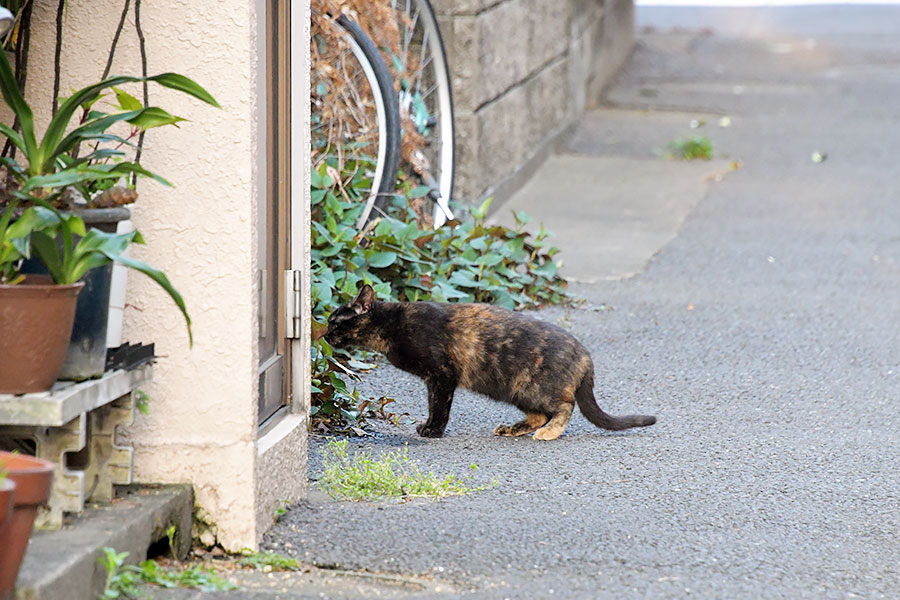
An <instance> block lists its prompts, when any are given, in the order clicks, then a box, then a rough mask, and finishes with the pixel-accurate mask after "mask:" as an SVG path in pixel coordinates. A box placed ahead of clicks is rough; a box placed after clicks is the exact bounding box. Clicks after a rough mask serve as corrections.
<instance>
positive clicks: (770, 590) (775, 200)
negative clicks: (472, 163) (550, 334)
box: [161, 6, 900, 599]
mask: <svg viewBox="0 0 900 600" xmlns="http://www.w3.org/2000/svg"><path fill="white" fill-rule="evenodd" d="M653 10H654V9H649V8H642V9H640V12H639V17H640V19H641V23H642V24H643V25H651V26H652V29H643V28H642V30H641V31H640V33H639V36H638V45H637V48H636V50H635V53H634V56H633V57H632V59H631V61H630V62H629V64H628V66H627V68H626V70H625V71H624V72H623V74H622V76H621V77H620V78H619V79H618V80H617V81H616V82H615V84H614V85H613V86H612V87H611V88H610V89H609V90H608V91H607V93H606V95H605V97H604V100H603V104H602V106H601V107H600V108H599V109H597V110H594V111H591V112H589V113H587V114H586V115H585V116H584V118H583V120H582V122H581V123H580V124H579V126H578V127H576V128H575V129H574V130H573V133H572V135H571V136H570V137H569V138H568V139H567V140H566V141H565V142H564V143H563V144H562V146H561V148H560V151H559V153H558V155H557V156H556V157H554V159H553V160H557V161H570V163H568V164H570V165H574V166H573V169H574V168H576V167H578V165H579V164H580V165H582V167H580V168H586V169H593V168H595V167H596V168H598V169H600V168H601V167H605V168H607V169H608V170H609V169H610V167H611V166H612V167H614V168H612V169H611V171H609V172H610V173H612V174H611V175H610V178H611V179H612V178H617V179H616V181H617V183H616V184H615V185H610V186H608V187H607V186H604V185H603V181H602V180H601V181H599V182H595V183H594V184H592V189H590V190H585V192H584V193H568V192H567V193H564V194H560V195H559V196H556V197H547V198H546V206H545V209H541V208H540V206H541V205H540V203H537V204H535V203H534V201H533V198H531V199H528V198H527V197H526V196H524V195H522V194H520V195H518V196H517V197H514V198H513V199H511V200H510V202H509V203H508V204H507V205H506V206H504V207H501V212H502V211H505V210H507V209H509V208H514V209H517V208H520V207H521V206H529V207H530V208H531V209H533V210H536V211H537V212H540V213H542V214H540V217H541V218H542V219H543V220H544V221H545V222H546V223H547V225H548V228H549V229H551V230H555V232H556V233H557V241H558V245H559V246H560V247H561V248H562V250H563V252H562V255H561V256H562V257H563V258H565V256H566V254H567V252H570V253H572V254H573V255H576V254H577V255H578V256H579V259H578V260H577V261H576V262H577V264H576V265H574V266H567V267H566V268H568V269H569V270H570V271H569V273H570V275H573V276H574V279H576V280H577V282H576V283H573V284H572V286H571V289H572V291H573V292H574V293H576V294H578V295H579V296H581V297H583V298H584V299H585V302H584V304H582V305H581V306H580V307H576V308H560V307H555V308H549V309H545V310H542V311H538V312H536V313H534V314H535V315H536V316H537V317H538V318H542V319H546V320H550V321H553V322H557V323H559V324H561V325H563V326H564V327H567V328H569V329H570V330H571V331H572V333H573V334H575V335H576V336H577V337H579V339H581V341H582V342H583V343H584V344H585V345H586V346H587V347H588V348H589V349H590V350H591V352H592V354H593V357H594V362H595V365H596V371H597V376H596V383H595V390H596V394H597V397H598V401H599V403H600V405H601V406H602V407H603V408H604V409H605V410H607V412H611V413H614V414H615V413H642V414H655V415H656V416H657V417H658V423H657V424H656V425H655V426H653V427H649V428H644V429H639V430H631V431H626V432H622V433H609V432H604V431H600V430H598V429H596V428H595V427H593V426H592V425H591V424H590V423H588V422H587V421H586V420H585V419H584V417H582V416H581V415H580V414H579V413H578V411H576V414H575V416H574V417H573V419H572V422H571V423H570V425H569V427H568V429H567V430H566V432H565V434H564V435H563V436H562V437H561V438H560V439H558V440H556V441H552V442H540V441H537V440H533V439H532V438H531V437H527V438H497V437H494V436H493V435H491V431H492V429H493V428H494V427H495V426H496V425H497V424H498V423H501V422H512V421H513V420H517V419H518V415H517V411H516V410H515V409H513V408H511V407H508V406H505V405H501V404H498V403H494V402H492V401H490V400H487V399H485V398H483V397H479V396H477V395H475V394H472V393H469V392H458V393H457V396H456V399H455V401H454V405H453V410H452V412H451V418H450V423H449V425H448V427H447V431H446V436H445V437H444V438H442V439H427V440H426V439H420V438H418V437H417V436H416V434H415V430H414V425H401V426H400V427H393V426H389V425H379V431H380V432H381V433H380V434H379V435H378V436H375V437H370V438H364V439H355V440H351V447H352V448H353V449H367V450H372V451H373V452H375V453H376V454H377V453H379V452H383V451H385V450H389V449H393V448H398V447H403V446H405V445H407V444H408V451H409V455H410V457H411V458H412V459H413V460H415V461H417V462H418V463H419V464H420V465H422V466H423V467H424V468H425V469H426V470H434V471H435V472H436V473H441V474H443V473H457V474H469V473H471V474H472V475H471V477H472V482H473V483H474V484H487V483H489V482H490V481H491V480H496V486H495V487H493V488H491V489H488V490H486V491H479V492H474V493H470V494H467V495H463V496H457V497H450V498H445V499H442V500H438V501H429V500H414V501H409V502H366V503H351V502H335V501H332V500H330V499H329V498H327V497H324V496H323V495H321V494H316V493H313V495H312V496H311V498H310V500H309V501H307V502H305V503H302V504H300V505H297V506H294V507H292V508H291V510H290V511H289V512H288V514H286V515H285V516H284V517H283V518H282V519H281V521H280V522H279V523H278V524H277V525H276V526H275V527H273V528H272V530H271V531H270V532H269V533H268V535H267V536H266V539H265V544H264V546H265V547H266V548H269V549H274V550H276V551H278V552H281V553H283V554H288V555H292V556H295V557H297V558H299V559H301V560H303V561H305V562H307V563H312V564H317V565H320V566H325V567H328V568H338V569H344V570H350V571H363V572H365V573H367V574H369V576H371V575H372V574H375V575H377V576H388V575H389V576H390V577H395V578H398V579H397V581H407V582H408V583H409V586H411V587H406V588H403V589H399V588H391V591H390V594H393V595H394V596H397V595H404V594H405V595H409V596H416V597H438V596H446V597H457V596H463V597H472V598H498V599H499V598H816V599H818V598H855V597H860V598H896V597H897V596H898V591H897V590H898V589H900V417H898V410H897V408H898V395H900V394H898V392H900V334H898V323H900V102H897V99H898V98H900V35H898V34H900V7H878V8H877V9H874V8H871V7H864V6H860V7H853V8H845V9H844V12H841V11H836V10H835V9H834V8H833V7H824V8H819V9H816V8H808V9H806V10H805V11H801V12H799V13H798V12H797V11H796V9H756V10H757V11H758V12H755V13H751V16H752V17H753V18H749V17H746V16H745V17H743V18H742V19H743V22H744V27H743V28H742V26H741V18H738V19H735V18H734V14H733V13H727V12H716V11H708V10H705V9H680V10H682V11H689V10H694V11H695V12H694V13H690V12H679V13H678V16H677V19H676V18H675V17H673V16H671V15H670V16H666V15H667V14H669V13H667V11H668V10H669V9H655V10H657V12H653ZM779 11H786V12H779ZM817 11H818V12H817ZM692 14H693V16H692ZM743 14H744V15H746V14H747V13H743ZM676 21H677V22H676ZM673 23H674V24H677V25H679V29H678V30H670V29H669V28H668V25H669V24H673ZM760 23H763V25H760ZM767 23H768V24H767ZM771 23H781V25H779V26H778V27H775V26H773V25H769V24H771ZM817 24H818V27H819V30H815V28H814V27H813V26H816V25H817ZM692 122H693V123H692ZM692 124H693V126H694V127H693V128H692ZM692 135H704V136H706V137H707V138H708V139H710V140H711V141H712V142H713V144H714V147H715V151H714V154H715V160H714V161H712V162H709V163H703V162H701V163H697V162H691V163H679V162H672V161H671V160H669V159H667V158H666V157H665V156H664V154H665V152H666V148H667V145H668V143H669V142H670V141H672V140H674V139H676V138H678V137H684V136H692ZM591 161H594V162H591ZM585 165H586V166H585ZM576 171H577V169H576ZM576 171H573V177H576V178H577V177H579V176H581V175H579V174H578V173H577V172H576ZM548 173H549V175H546V176H553V177H558V178H561V179H562V178H565V177H566V170H565V169H557V170H553V171H552V172H549V171H548ZM539 176H541V175H540V173H539ZM629 181H633V182H634V185H633V186H632V185H629V183H628V182H629ZM648 181H650V182H652V184H653V186H656V188H658V189H659V190H667V189H669V190H672V189H677V190H681V192H679V193H678V194H676V196H678V198H676V200H677V202H674V204H672V203H669V204H666V206H667V207H669V208H667V209H666V210H663V209H662V208H661V207H659V206H654V204H653V202H648V201H647V198H646V194H648V193H650V192H648V191H646V190H647V188H648V186H647V182H648ZM541 183H542V185H543V184H546V183H547V182H541ZM535 185H536V184H535ZM653 186H651V187H653ZM543 189H545V191H546V193H552V191H553V189H554V188H553V186H552V185H549V186H545V187H544V188H543ZM526 191H527V190H526ZM523 193H524V192H523ZM629 193H634V194H635V196H640V197H635V202H634V204H633V205H631V204H629V203H627V202H622V198H623V197H627V195H628V194H629ZM654 193H655V192H654ZM682 194H684V195H685V196H686V197H682V196H681V195H682ZM623 195H624V196H623ZM668 197H669V196H666V195H664V194H662V195H660V196H659V199H660V200H659V201H660V202H668V200H667V199H666V198H668ZM603 203H613V205H617V206H621V207H622V208H621V209H620V213H621V214H620V215H619V216H620V217H621V218H618V219H615V218H612V217H610V218H609V219H602V221H603V222H598V223H597V224H596V227H595V228H584V227H581V228H579V227H578V225H579V223H578V219H568V220H566V219H563V218H561V219H559V223H557V224H555V223H554V221H553V216H554V214H558V215H566V214H573V213H578V214H593V212H592V211H595V210H596V209H597V205H603ZM616 203H618V204H616ZM629 206H633V207H635V208H629ZM579 211H581V212H579ZM660 213H665V214H667V215H668V216H667V217H665V218H663V219H662V223H661V224H659V226H658V227H657V225H653V224H654V223H656V222H657V221H658V220H659V218H660ZM498 218H500V217H498ZM598 220H601V219H599V218H598ZM648 224H651V225H652V226H648ZM556 225H559V227H557V226H556ZM648 227H649V228H650V229H654V230H655V231H657V232H659V235H657V236H656V237H652V238H651V237H647V236H646V235H644V234H645V233H646V231H647V230H648ZM629 228H630V229H629ZM612 229H614V230H615V231H611V230H612ZM623 231H625V233H623ZM628 231H632V232H633V233H634V234H635V235H636V236H639V237H640V239H641V240H642V242H641V243H640V244H636V245H635V246H634V247H631V246H629V244H628V243H627V241H628V236H627V232H628ZM613 235H618V236H620V238H621V240H623V243H622V244H619V247H620V249H621V250H620V251H621V252H623V253H626V254H628V253H630V255H629V257H628V260H627V261H625V263H623V264H626V266H625V267H622V266H621V265H620V264H619V263H616V262H615V261H612V263H610V261H608V260H607V258H608V257H605V255H606V254H608V253H610V252H613V251H614V249H610V246H609V245H608V244H606V245H604V244H605V241H604V240H608V239H609V236H613ZM654 240H655V241H654ZM592 257H594V259H596V260H593V259H592ZM576 268H577V273H572V269H576ZM361 390H362V392H363V394H364V395H366V396H381V395H389V396H392V397H394V398H396V399H397V403H396V404H395V405H392V406H394V407H399V410H400V411H401V412H409V413H410V414H411V415H412V416H413V417H416V418H419V419H421V418H423V416H424V415H425V410H426V408H425V406H426V404H425V388H424V386H423V385H422V384H421V383H420V382H419V381H418V380H416V379H415V378H413V377H411V376H407V375H405V374H403V373H400V372H398V371H396V370H395V369H393V368H391V367H389V366H383V367H380V368H378V369H377V370H375V371H374V372H373V373H371V374H369V375H367V376H366V378H365V380H364V381H363V383H362V384H361ZM394 410H395V411H397V410H398V409H397V408H394ZM324 443H325V440H324V439H322V438H313V439H312V441H311V444H310V473H311V476H312V477H313V478H315V476H316V471H317V469H318V468H319V466H320V452H321V448H322V446H323V445H324ZM472 463H475V464H476V465H478V467H479V468H478V469H477V470H476V471H471V469H470V465H471V464H472ZM313 486H314V482H311V487H313ZM416 582H418V583H416ZM422 582H427V584H425V583H422ZM417 586H418V587H417ZM328 589H329V588H322V587H316V588H309V590H308V593H307V592H305V591H304V588H303V587H302V586H300V585H298V586H296V587H290V588H288V587H286V588H284V591H283V592H280V593H281V594H282V595H279V596H277V597H284V598H300V597H321V596H324V597H328V596H334V597H353V595H354V594H353V593H352V590H350V591H347V590H346V589H344V588H338V587H335V588H333V592H329V591H328ZM323 590H324V591H323ZM379 593H380V592H379ZM385 593H387V592H385ZM260 594H262V592H260ZM358 595H359V596H360V597H363V596H372V595H376V592H373V591H371V590H369V591H368V592H360V593H359V594H358ZM161 597H162V596H161ZM185 597H187V596H185ZM229 597H230V596H229ZM253 597H256V596H253ZM260 597H266V598H268V597H276V596H269V595H265V596H263V595H261V596H260Z"/></svg>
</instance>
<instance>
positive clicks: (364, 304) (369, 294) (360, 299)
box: [350, 283, 375, 315]
mask: <svg viewBox="0 0 900 600" xmlns="http://www.w3.org/2000/svg"><path fill="white" fill-rule="evenodd" d="M374 303H375V290H373V289H372V286H371V285H369V284H368V283H367V284H365V285H364V286H362V287H361V288H360V290H359V293H357V294H356V298H354V299H353V302H351V303H350V308H352V309H353V312H355V313H356V314H358V315H361V314H363V313H367V312H369V311H370V310H372V304H374Z"/></svg>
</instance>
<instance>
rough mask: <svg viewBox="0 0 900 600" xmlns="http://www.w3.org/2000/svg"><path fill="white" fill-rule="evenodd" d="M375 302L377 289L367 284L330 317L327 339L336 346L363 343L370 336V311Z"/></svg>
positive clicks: (341, 346) (343, 346) (326, 333)
mask: <svg viewBox="0 0 900 600" xmlns="http://www.w3.org/2000/svg"><path fill="white" fill-rule="evenodd" d="M373 304H375V290H373V289H372V286H371V285H369V284H365V285H364V286H362V288H360V290H359V292H358V293H357V294H356V298H354V299H353V300H351V301H350V302H349V303H348V304H344V305H343V306H339V307H338V308H336V309H335V310H334V312H332V313H331V316H330V317H328V331H326V332H325V336H324V337H325V340H326V341H327V342H328V343H329V344H331V345H332V347H334V348H345V347H347V346H356V345H363V343H364V341H365V340H366V339H367V338H368V337H369V334H370V332H369V331H368V326H369V311H370V310H372V305H373Z"/></svg>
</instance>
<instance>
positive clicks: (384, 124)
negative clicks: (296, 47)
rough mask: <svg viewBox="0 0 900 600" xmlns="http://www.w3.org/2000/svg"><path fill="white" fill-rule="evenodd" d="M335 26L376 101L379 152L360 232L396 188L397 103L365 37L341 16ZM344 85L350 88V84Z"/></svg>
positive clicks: (388, 74)
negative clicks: (338, 29) (340, 30)
mask: <svg viewBox="0 0 900 600" xmlns="http://www.w3.org/2000/svg"><path fill="white" fill-rule="evenodd" d="M334 23H335V24H336V25H337V26H338V27H340V28H341V29H343V31H344V32H345V34H346V37H345V39H346V40H347V42H348V43H349V47H350V51H351V53H352V54H353V56H354V58H355V59H356V61H357V63H358V64H359V67H360V68H361V69H362V72H363V74H364V76H365V79H366V81H367V82H368V85H369V88H370V90H371V93H372V97H373V98H372V99H373V100H374V102H375V113H376V120H377V128H378V150H377V155H376V157H375V171H374V173H373V175H372V186H371V189H370V191H369V195H368V197H367V198H366V204H365V207H364V209H363V212H362V213H361V215H360V217H359V219H358V220H357V223H356V224H357V227H358V228H359V229H362V228H363V227H365V224H366V222H367V221H368V220H369V217H370V215H371V213H372V210H373V208H375V207H378V208H379V209H381V210H384V208H386V207H387V205H388V203H389V201H390V198H391V197H392V196H393V194H394V192H395V191H396V188H397V172H398V169H399V168H400V145H401V142H402V138H401V132H400V111H399V101H398V99H397V94H396V92H395V91H394V83H393V77H392V75H391V72H390V70H389V69H388V67H387V65H386V64H385V62H384V60H383V58H382V57H381V53H379V52H378V48H377V47H376V46H375V44H374V43H373V42H372V40H371V38H369V36H368V34H367V33H366V32H365V31H364V30H363V29H362V27H360V26H359V25H358V24H357V23H356V22H355V21H353V20H351V19H350V18H348V17H347V16H346V15H340V16H339V17H337V18H336V19H335V20H334ZM346 83H347V85H351V83H350V82H346Z"/></svg>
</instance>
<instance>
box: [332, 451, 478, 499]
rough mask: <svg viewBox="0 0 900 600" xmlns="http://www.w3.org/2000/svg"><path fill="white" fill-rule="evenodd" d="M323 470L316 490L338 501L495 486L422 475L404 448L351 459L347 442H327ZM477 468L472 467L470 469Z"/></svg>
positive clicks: (433, 495)
mask: <svg viewBox="0 0 900 600" xmlns="http://www.w3.org/2000/svg"><path fill="white" fill-rule="evenodd" d="M322 456H323V462H324V469H323V470H322V472H321V473H319V476H318V487H319V489H321V490H322V491H323V492H325V493H326V494H328V495H329V496H331V497H332V498H337V499H349V500H356V501H363V500H376V499H379V498H432V499H437V498H442V497H444V496H453V495H458V494H467V493H469V492H474V491H479V490H484V489H488V488H490V487H493V486H494V485H496V482H492V483H491V484H490V485H487V486H479V487H469V486H468V485H467V484H468V478H459V477H457V476H455V475H446V476H444V477H439V476H437V475H435V474H434V473H433V472H431V471H429V472H428V473H425V472H424V471H422V470H421V469H420V468H419V466H418V465H417V464H415V463H414V462H412V461H411V460H410V458H409V454H408V451H407V448H406V447H404V448H403V449H402V450H392V451H390V452H387V453H386V454H384V455H383V456H381V457H380V458H374V457H373V456H372V453H371V452H368V451H359V452H356V453H354V455H353V456H352V457H351V456H350V455H349V454H348V453H347V440H329V442H328V446H327V447H325V448H324V449H323V450H322ZM477 468H478V466H477V465H475V464H473V465H472V466H471V469H472V470H473V471H474V470H476V469H477Z"/></svg>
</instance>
